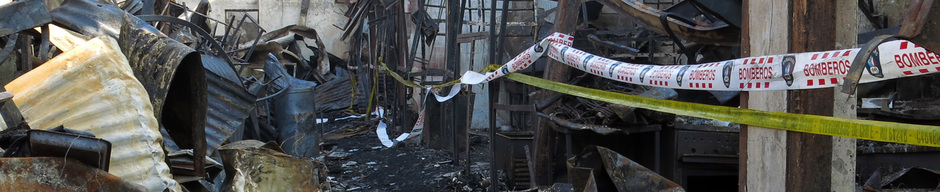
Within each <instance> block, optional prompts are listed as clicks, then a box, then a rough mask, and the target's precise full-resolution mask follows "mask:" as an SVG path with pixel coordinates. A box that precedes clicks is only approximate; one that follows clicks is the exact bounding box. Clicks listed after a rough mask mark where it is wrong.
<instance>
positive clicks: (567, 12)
mask: <svg viewBox="0 0 940 192" xmlns="http://www.w3.org/2000/svg"><path fill="white" fill-rule="evenodd" d="M556 10H557V12H555V26H554V28H553V29H552V30H553V31H555V32H561V33H567V34H569V35H574V32H575V29H576V27H577V25H578V11H580V10H581V1H580V0H558V7H557V8H556ZM570 71H571V68H570V67H568V66H567V65H565V64H563V63H560V62H558V61H550V62H548V66H547V67H545V74H544V75H543V78H544V79H548V80H551V81H558V82H565V81H567V80H568V76H569V75H570ZM552 94H553V93H552V92H550V91H545V90H543V91H542V92H541V94H538V95H537V96H536V97H535V102H536V103H538V102H542V101H544V100H545V99H547V98H548V97H549V96H550V95H552ZM554 108H555V107H554V104H553V106H550V107H548V108H545V110H543V112H550V111H552V110H554ZM539 122H540V123H542V125H541V126H539V127H540V129H538V130H535V140H534V141H533V145H534V146H535V147H534V149H533V150H532V156H533V157H535V162H534V164H535V166H533V167H531V169H535V181H534V182H535V183H536V184H537V185H551V184H552V183H553V182H554V181H553V180H554V175H553V173H552V170H553V169H554V168H553V165H552V160H553V158H552V157H553V156H554V154H555V153H554V152H555V151H554V150H555V149H556V148H555V147H554V146H555V143H556V142H555V134H554V131H553V130H552V128H551V127H549V126H554V125H551V123H549V122H547V121H539Z"/></svg>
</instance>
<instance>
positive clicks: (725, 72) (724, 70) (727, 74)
mask: <svg viewBox="0 0 940 192" xmlns="http://www.w3.org/2000/svg"><path fill="white" fill-rule="evenodd" d="M731 66H734V61H726V62H725V66H722V67H721V80H722V81H724V82H725V88H731V68H732V67H731Z"/></svg>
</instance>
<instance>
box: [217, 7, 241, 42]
mask: <svg viewBox="0 0 940 192" xmlns="http://www.w3.org/2000/svg"><path fill="white" fill-rule="evenodd" d="M233 22H235V16H234V15H232V17H231V19H229V20H228V22H227V25H226V26H225V33H224V34H222V41H220V42H221V43H222V46H223V48H229V46H231V45H230V44H229V42H228V40H229V39H228V38H229V32H231V31H232V23H233ZM232 35H234V34H232ZM234 45H238V44H234Z"/></svg>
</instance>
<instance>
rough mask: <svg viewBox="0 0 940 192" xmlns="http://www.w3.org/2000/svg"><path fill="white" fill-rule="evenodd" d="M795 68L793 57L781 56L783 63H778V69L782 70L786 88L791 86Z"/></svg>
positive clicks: (794, 58)
mask: <svg viewBox="0 0 940 192" xmlns="http://www.w3.org/2000/svg"><path fill="white" fill-rule="evenodd" d="M794 67H796V57H795V56H793V55H786V56H783V62H780V68H781V69H782V70H783V80H784V81H786V82H787V86H790V85H793V68H794Z"/></svg>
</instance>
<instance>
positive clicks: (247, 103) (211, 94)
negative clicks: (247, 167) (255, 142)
mask: <svg viewBox="0 0 940 192" xmlns="http://www.w3.org/2000/svg"><path fill="white" fill-rule="evenodd" d="M202 65H203V66H204V67H205V68H206V87H207V88H208V91H207V93H208V100H209V106H208V107H209V109H208V114H207V116H206V119H207V122H206V142H207V146H206V148H207V152H208V153H207V154H212V152H214V151H215V150H216V149H218V148H219V146H221V145H222V142H225V140H226V139H228V138H229V137H231V136H232V134H234V131H235V129H236V128H237V127H238V126H241V125H242V123H244V122H245V119H246V118H248V115H249V114H248V113H249V112H251V109H253V108H254V106H255V104H254V103H255V99H257V98H256V97H255V96H254V95H252V94H251V93H249V92H248V90H246V89H245V86H243V85H242V83H241V80H240V78H239V76H238V74H236V73H235V71H232V68H231V67H229V64H228V63H227V62H225V60H222V59H221V58H218V57H214V56H209V55H202Z"/></svg>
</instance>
